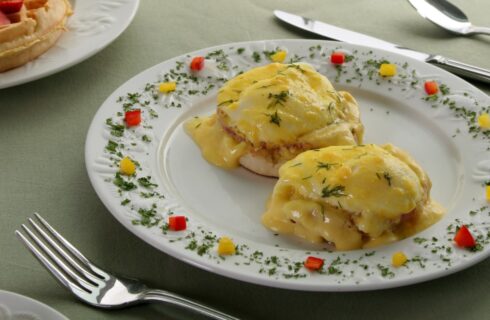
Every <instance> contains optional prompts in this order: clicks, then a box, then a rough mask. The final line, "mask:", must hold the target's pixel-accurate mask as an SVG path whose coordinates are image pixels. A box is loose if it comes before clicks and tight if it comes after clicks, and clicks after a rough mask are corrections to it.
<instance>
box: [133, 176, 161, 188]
mask: <svg viewBox="0 0 490 320" xmlns="http://www.w3.org/2000/svg"><path fill="white" fill-rule="evenodd" d="M150 178H151V177H143V178H139V179H138V183H139V184H140V185H141V186H143V187H145V188H153V187H157V186H158V185H157V184H155V183H152V182H151V181H150Z"/></svg>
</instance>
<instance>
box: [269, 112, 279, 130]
mask: <svg viewBox="0 0 490 320" xmlns="http://www.w3.org/2000/svg"><path fill="white" fill-rule="evenodd" d="M269 117H270V120H269V122H270V123H274V124H276V125H277V126H278V127H280V126H281V121H282V119H281V117H279V114H278V113H277V111H276V112H274V113H272V114H269Z"/></svg>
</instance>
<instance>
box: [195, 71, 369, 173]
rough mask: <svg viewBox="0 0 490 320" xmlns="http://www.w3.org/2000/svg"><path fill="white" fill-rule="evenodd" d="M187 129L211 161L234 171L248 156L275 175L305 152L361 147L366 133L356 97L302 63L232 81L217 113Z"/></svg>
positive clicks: (221, 96)
mask: <svg viewBox="0 0 490 320" xmlns="http://www.w3.org/2000/svg"><path fill="white" fill-rule="evenodd" d="M186 129H187V132H188V133H189V134H190V135H191V136H192V138H193V139H194V141H195V142H196V144H197V145H198V146H199V148H201V151H202V154H203V156H204V158H205V159H206V160H207V161H208V162H210V163H212V164H214V165H216V166H219V167H223V168H233V167H236V166H238V164H239V160H240V157H241V156H243V155H245V154H248V155H249V156H252V157H256V161H257V162H263V163H264V162H265V163H268V164H270V166H271V167H275V168H276V169H275V171H276V175H277V168H278V167H279V166H280V165H281V164H282V163H284V162H285V161H287V160H290V159H292V158H294V157H295V156H296V155H298V154H299V153H301V152H302V151H305V150H308V149H312V148H320V147H325V146H330V145H357V144H358V143H360V142H361V141H362V135H363V131H364V129H363V126H362V124H361V122H360V120H359V110H358V106H357V103H356V101H355V100H354V98H353V97H352V96H351V95H350V94H349V93H347V92H337V91H336V90H335V89H334V88H333V86H332V84H331V83H330V82H329V81H328V79H327V78H325V77H324V76H323V75H321V74H319V73H318V72H316V71H315V70H314V69H313V68H312V67H311V66H310V65H308V64H302V63H301V64H281V63H271V64H269V65H266V66H262V67H258V68H254V69H251V70H249V71H247V72H245V73H243V74H241V75H239V76H237V77H235V78H233V79H231V80H230V81H228V82H227V83H225V84H224V85H223V87H222V88H221V89H220V91H219V93H218V97H217V112H216V114H214V115H212V116H210V117H206V118H199V119H191V120H190V121H189V122H188V123H187V124H186ZM228 149H229V150H228ZM265 166H266V167H267V165H265Z"/></svg>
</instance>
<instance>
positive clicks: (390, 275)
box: [377, 264, 395, 278]
mask: <svg viewBox="0 0 490 320" xmlns="http://www.w3.org/2000/svg"><path fill="white" fill-rule="evenodd" d="M377 267H378V269H379V271H380V272H381V276H382V277H383V278H393V277H394V276H395V274H394V273H393V271H391V270H390V268H388V267H385V266H382V265H380V264H378V265H377Z"/></svg>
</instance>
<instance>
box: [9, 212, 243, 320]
mask: <svg viewBox="0 0 490 320" xmlns="http://www.w3.org/2000/svg"><path fill="white" fill-rule="evenodd" d="M34 216H35V217H36V220H37V221H36V220H34V219H31V218H29V222H30V224H31V225H32V227H33V228H34V230H35V232H33V231H31V230H30V229H29V228H28V227H27V226H26V225H24V224H23V225H22V229H24V232H25V233H26V235H27V236H25V235H24V234H23V233H21V232H20V231H19V230H15V234H16V235H17V237H18V238H19V239H20V240H21V241H22V242H23V243H24V245H25V246H26V247H27V248H28V249H29V251H30V252H31V253H32V254H33V255H34V257H36V259H37V260H38V261H39V262H40V263H41V264H42V265H44V266H45V267H46V269H48V271H49V272H50V273H51V274H52V275H53V276H54V277H55V278H56V279H57V280H58V281H59V282H60V283H61V284H62V285H63V286H65V287H66V288H67V289H68V290H70V291H71V292H72V293H73V294H74V295H75V296H76V297H77V298H78V299H80V300H82V301H83V302H85V303H88V304H90V305H92V306H94V307H99V308H106V309H113V308H124V307H128V306H131V305H135V304H139V303H145V302H166V303H170V304H174V305H177V306H180V307H183V308H187V309H190V310H193V311H195V312H198V313H200V314H203V315H206V316H208V317H210V318H213V319H219V320H238V318H235V317H232V316H230V315H227V314H225V313H222V312H220V311H218V310H215V309H212V308H210V307H207V306H205V305H203V304H201V303H198V302H195V301H192V300H189V299H187V298H184V297H182V296H179V295H177V294H174V293H171V292H168V291H164V290H157V289H149V288H148V287H146V285H144V284H143V283H141V282H139V281H136V280H131V279H125V278H121V277H116V276H114V275H113V274H111V273H109V272H106V271H104V270H102V269H100V268H98V267H96V266H95V265H94V264H93V263H91V262H90V261H89V260H88V259H87V258H85V257H84V256H83V255H82V254H81V253H80V251H78V250H77V249H76V248H75V247H74V246H73V245H72V244H71V243H69V242H68V241H67V240H66V239H65V238H63V237H62V236H61V235H60V234H59V233H58V232H57V231H56V230H55V229H54V228H53V227H51V226H50V225H49V224H48V223H47V222H46V220H44V219H43V218H42V217H41V216H40V215H39V214H37V213H34ZM38 222H39V223H40V224H41V225H42V226H43V227H41V226H40V225H39V223H38ZM29 239H31V240H29ZM41 239H42V240H41ZM32 240H33V241H32ZM33 242H34V243H36V245H37V246H36V245H34V244H33ZM48 257H49V258H48Z"/></svg>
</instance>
